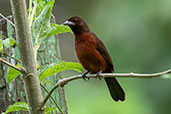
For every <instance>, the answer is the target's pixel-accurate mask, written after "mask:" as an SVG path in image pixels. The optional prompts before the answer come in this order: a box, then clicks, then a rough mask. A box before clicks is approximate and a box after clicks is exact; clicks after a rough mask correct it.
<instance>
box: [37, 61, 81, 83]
mask: <svg viewBox="0 0 171 114" xmlns="http://www.w3.org/2000/svg"><path fill="white" fill-rule="evenodd" d="M64 70H76V71H78V72H81V70H82V66H81V65H80V64H79V63H73V62H64V61H60V62H58V63H53V64H50V65H48V66H46V67H45V68H44V69H43V70H42V72H41V73H40V75H39V79H40V82H41V81H43V80H44V79H45V78H47V77H49V76H50V75H53V74H54V73H58V72H62V71H64Z"/></svg>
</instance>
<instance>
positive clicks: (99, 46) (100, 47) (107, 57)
mask: <svg viewBox="0 0 171 114" xmlns="http://www.w3.org/2000/svg"><path fill="white" fill-rule="evenodd" d="M93 35H94V36H95V38H96V41H97V43H96V49H97V50H98V52H99V53H100V54H101V55H102V56H103V57H104V59H105V60H106V62H107V64H108V67H109V69H110V71H111V72H113V64H112V59H111V58H110V55H109V53H108V51H107V49H106V48H105V46H104V44H103V42H102V41H101V40H100V39H99V38H98V37H97V36H96V35H95V34H94V33H93Z"/></svg>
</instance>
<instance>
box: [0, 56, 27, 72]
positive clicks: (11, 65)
mask: <svg viewBox="0 0 171 114" xmlns="http://www.w3.org/2000/svg"><path fill="white" fill-rule="evenodd" d="M0 61H1V62H2V63H4V64H6V65H7V66H9V67H12V68H14V69H15V70H18V71H19V72H21V73H24V72H25V71H24V70H23V69H21V68H18V67H16V66H14V65H13V64H11V63H9V62H7V61H5V60H3V59H1V58H0Z"/></svg>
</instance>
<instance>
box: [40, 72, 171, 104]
mask: <svg viewBox="0 0 171 114" xmlns="http://www.w3.org/2000/svg"><path fill="white" fill-rule="evenodd" d="M164 74H171V69H169V70H166V71H163V72H158V73H153V74H137V73H102V74H100V76H102V77H103V78H107V77H134V78H153V77H159V76H161V75H164ZM86 77H87V78H97V76H96V74H88V75H86ZM77 79H82V75H75V76H71V77H68V78H63V79H60V80H59V81H58V83H57V84H56V85H55V86H54V87H53V88H52V89H51V90H50V91H49V93H48V95H47V96H46V97H45V98H44V100H43V103H42V104H43V105H42V107H43V106H44V105H45V103H46V102H47V100H48V98H49V97H50V95H51V94H52V93H53V91H54V90H55V89H56V88H58V87H63V86H65V85H66V84H67V83H68V82H70V81H73V80H77Z"/></svg>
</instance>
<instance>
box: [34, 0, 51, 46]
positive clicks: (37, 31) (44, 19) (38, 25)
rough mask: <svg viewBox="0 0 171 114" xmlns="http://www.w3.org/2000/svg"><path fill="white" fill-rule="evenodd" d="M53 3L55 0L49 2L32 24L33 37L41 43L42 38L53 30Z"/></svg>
mask: <svg viewBox="0 0 171 114" xmlns="http://www.w3.org/2000/svg"><path fill="white" fill-rule="evenodd" d="M53 4H54V0H53V1H50V2H48V3H47V5H46V6H45V7H44V8H43V10H42V12H41V13H40V15H39V16H38V17H37V18H36V19H35V20H34V22H33V24H32V34H33V38H34V39H35V40H37V41H38V43H39V44H40V43H41V41H42V39H45V38H47V36H48V34H49V31H51V27H50V16H51V12H52V7H53Z"/></svg>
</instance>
